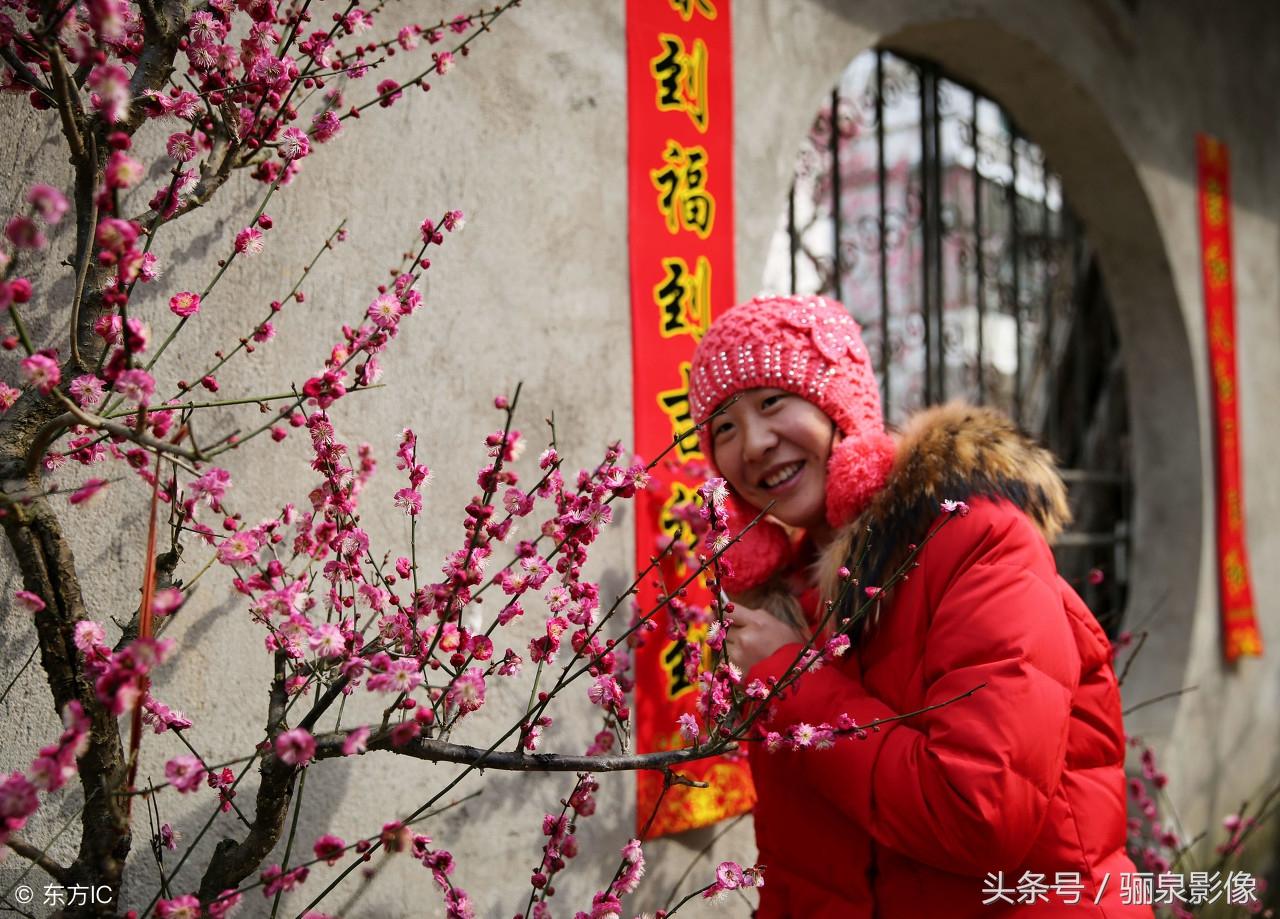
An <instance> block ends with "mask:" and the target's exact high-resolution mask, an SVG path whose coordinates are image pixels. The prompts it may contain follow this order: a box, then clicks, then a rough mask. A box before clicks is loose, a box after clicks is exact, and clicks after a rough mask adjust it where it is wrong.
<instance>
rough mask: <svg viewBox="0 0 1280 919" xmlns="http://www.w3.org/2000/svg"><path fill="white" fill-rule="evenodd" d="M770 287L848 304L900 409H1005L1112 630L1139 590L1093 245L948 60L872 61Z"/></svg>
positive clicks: (894, 407)
mask: <svg viewBox="0 0 1280 919" xmlns="http://www.w3.org/2000/svg"><path fill="white" fill-rule="evenodd" d="M763 286H764V287H765V288H766V289H784V290H789V291H790V292H792V293H820V294H826V295H830V296H834V297H837V298H838V299H840V300H841V301H842V302H844V303H845V304H846V305H847V306H848V307H849V309H850V312H851V313H852V314H853V316H854V318H856V319H857V320H858V321H859V323H860V324H861V325H862V326H863V329H864V336H865V339H866V342H867V346H868V348H869V349H870V350H871V353H872V354H873V355H875V356H876V357H877V360H876V366H877V368H878V375H879V378H880V384H881V392H882V396H883V401H884V405H885V412H886V416H887V417H888V419H889V421H890V423H898V422H901V421H903V420H904V419H905V418H906V417H907V416H909V415H910V414H911V413H912V412H914V411H916V410H918V409H919V408H921V407H923V406H926V405H932V404H936V403H939V402H942V401H946V400H948V399H953V398H960V399H964V400H967V401H970V402H974V403H978V404H989V405H994V406H997V407H999V408H1001V409H1003V410H1004V411H1005V412H1007V413H1008V414H1009V415H1010V416H1011V417H1013V418H1014V419H1015V420H1016V421H1017V422H1018V423H1019V424H1020V425H1021V426H1022V427H1023V428H1024V429H1026V430H1027V431H1029V432H1030V433H1031V434H1033V435H1034V436H1036V437H1037V438H1038V439H1040V440H1041V441H1042V442H1043V443H1045V444H1046V445H1048V446H1049V447H1050V448H1051V449H1052V450H1053V451H1054V453H1055V455H1056V456H1057V457H1058V458H1059V461H1060V462H1061V463H1062V464H1063V466H1064V477H1065V478H1066V480H1067V483H1068V487H1069V490H1070V494H1071V503H1072V509H1073V512H1074V514H1075V521H1076V522H1075V524H1074V526H1073V527H1072V528H1071V530H1070V531H1068V532H1067V533H1065V534H1063V536H1062V538H1061V539H1060V540H1059V542H1058V544H1057V546H1055V554H1056V555H1057V556H1058V564H1059V569H1060V570H1061V571H1062V573H1063V575H1064V576H1065V577H1066V578H1067V579H1068V580H1069V581H1070V582H1072V584H1073V585H1074V586H1075V587H1076V589H1077V590H1078V591H1080V593H1081V594H1083V595H1084V596H1085V599H1086V601H1087V602H1088V603H1089V605H1090V608H1091V609H1093V610H1094V612H1095V614H1097V616H1098V618H1099V620H1100V621H1101V622H1102V623H1103V625H1104V626H1105V627H1106V628H1107V630H1108V631H1109V632H1110V633H1111V634H1113V635H1114V634H1115V633H1116V632H1117V631H1119V628H1120V624H1121V616H1122V614H1123V611H1124V609H1125V603H1126V599H1127V589H1128V567H1129V566H1128V556H1129V533H1130V519H1129V518H1130V496H1131V494H1132V479H1131V476H1130V462H1129V446H1128V431H1129V424H1128V406H1127V401H1126V396H1125V378H1124V372H1123V364H1122V361H1121V356H1120V347H1119V338H1118V336H1117V335H1116V332H1115V327H1114V323H1113V322H1112V319H1111V309H1110V305H1109V302H1108V300H1107V296H1106V291H1105V286H1104V284H1103V282H1102V278H1101V273H1100V271H1099V269H1098V266H1097V263H1096V258H1095V256H1094V251H1093V248H1092V246H1091V245H1090V244H1089V242H1088V238H1087V234H1086V233H1085V232H1084V229H1083V227H1082V226H1081V225H1080V222H1079V220H1078V219H1077V218H1076V217H1075V215H1074V213H1073V211H1072V208H1071V206H1070V202H1069V201H1068V200H1066V199H1065V198H1064V194H1063V189H1062V182H1061V180H1060V178H1059V177H1058V176H1057V175H1056V174H1055V173H1054V172H1053V170H1052V168H1051V165H1050V164H1049V163H1048V162H1047V159H1046V157H1045V154H1044V151H1043V150H1042V149H1041V148H1040V147H1039V146H1038V145H1037V144H1036V143H1035V142H1034V141H1033V140H1032V139H1030V138H1029V137H1028V136H1027V135H1026V133H1025V132H1024V131H1022V130H1021V129H1020V128H1019V127H1018V125H1017V123H1016V121H1015V120H1014V118H1013V117H1012V116H1011V115H1010V113H1009V112H1008V111H1006V110H1005V109H1004V108H1003V107H1002V106H1001V105H1000V104H999V103H998V102H997V101H995V100H994V99H992V98H990V97H989V96H987V95H985V94H983V93H982V92H981V91H979V90H977V89H975V88H974V87H972V86H969V85H966V84H965V83H963V82H962V81H961V80H959V79H957V78H955V77H953V76H951V75H950V74H948V73H947V72H946V71H945V70H943V68H941V67H939V66H938V65H937V64H936V63H933V62H931V61H927V60H924V59H920V58H909V57H906V56H903V55H900V54H894V53H892V52H889V51H885V50H883V49H872V50H868V51H866V52H863V53H862V54H860V55H858V56H857V57H855V58H854V59H853V61H852V62H851V63H850V64H849V65H848V67H846V68H845V70H844V72H843V73H842V74H841V76H840V78H839V80H838V81H837V83H836V85H835V87H833V88H832V90H831V93H830V95H829V97H828V98H826V99H825V100H824V103H823V105H822V106H821V108H820V109H819V111H818V112H817V114H816V116H815V118H814V121H813V124H812V126H811V128H810V130H809V132H808V134H807V135H806V137H805V138H804V140H803V141H802V143H801V146H800V150H799V153H798V154H797V157H796V170H795V176H794V179H793V181H792V183H791V186H790V189H789V191H788V195H787V204H786V208H785V213H784V214H783V215H782V217H781V219H780V220H779V225H778V228H777V231H776V232H775V234H774V238H773V241H772V244H771V246H770V250H769V256H768V258H767V260H766V263H765V270H764V284H763Z"/></svg>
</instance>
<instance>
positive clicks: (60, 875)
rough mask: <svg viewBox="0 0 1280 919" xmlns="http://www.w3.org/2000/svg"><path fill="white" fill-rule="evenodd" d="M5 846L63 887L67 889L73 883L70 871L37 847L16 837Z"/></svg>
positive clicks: (10, 838)
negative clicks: (36, 866)
mask: <svg viewBox="0 0 1280 919" xmlns="http://www.w3.org/2000/svg"><path fill="white" fill-rule="evenodd" d="M5 845H6V846H8V847H9V848H10V849H12V850H13V851H14V852H16V853H18V854H19V855H21V856H22V857H23V858H25V859H26V860H27V861H29V862H32V863H33V864H35V865H38V866H39V867H40V868H41V869H42V870H43V871H44V873H45V874H47V875H49V877H51V878H53V879H54V880H55V881H57V882H58V883H59V884H61V885H62V886H64V887H66V886H68V885H69V884H70V883H71V872H70V870H69V869H67V868H64V867H63V866H62V865H60V864H58V863H57V862H56V861H54V860H53V859H52V858H51V857H50V856H49V854H48V853H47V852H45V851H44V850H42V849H37V848H36V847H35V846H33V845H31V844H30V843H28V842H26V841H24V840H22V839H19V838H17V837H16V836H11V837H9V839H8V840H7V841H6V842H5Z"/></svg>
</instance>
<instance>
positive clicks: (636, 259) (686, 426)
mask: <svg viewBox="0 0 1280 919" xmlns="http://www.w3.org/2000/svg"><path fill="white" fill-rule="evenodd" d="M730 5H731V4H730V2H729V0H628V2H627V127H628V131H629V134H628V138H629V140H628V154H627V170H628V175H627V182H628V201H629V219H628V229H629V231H630V250H631V252H630V255H631V349H632V350H631V353H632V361H633V365H632V366H633V371H632V373H633V376H632V380H633V384H632V386H633V389H632V391H633V395H634V405H635V419H636V420H635V445H636V446H635V449H636V452H637V453H638V454H639V455H640V456H643V457H646V458H651V457H654V456H657V455H658V454H659V453H661V452H662V451H663V450H664V449H666V448H667V447H669V446H671V444H672V442H673V440H674V439H675V438H676V437H677V436H678V435H679V434H680V433H681V432H683V431H688V430H690V429H692V427H693V425H694V422H695V419H694V418H692V417H691V413H690V408H689V359H690V357H691V355H692V353H693V348H694V346H695V345H696V344H697V342H698V340H699V339H700V338H701V337H702V335H703V334H704V333H705V332H706V330H707V328H708V327H709V326H710V324H711V318H712V316H714V315H716V314H717V313H719V312H720V311H722V310H725V309H728V308H729V307H730V306H732V305H733V302H734V281H733V278H734V263H733V255H734V252H733V48H732V34H731V30H730V24H729V10H730ZM668 458H669V459H670V460H671V462H669V463H663V464H661V465H660V466H659V468H656V469H655V470H654V473H655V474H654V483H653V488H652V489H651V490H650V491H649V492H647V493H646V494H643V495H640V496H638V498H637V504H636V523H635V526H636V566H637V570H643V569H644V568H645V567H646V566H648V565H649V563H650V559H651V558H653V557H654V556H655V555H656V554H657V553H658V552H659V549H660V548H661V546H663V545H665V544H666V543H667V542H668V541H670V539H671V538H672V537H675V538H677V539H679V540H682V541H683V542H684V543H685V545H686V546H687V547H688V549H689V550H691V551H693V552H696V551H697V549H698V546H697V545H696V541H695V538H694V536H693V534H692V533H691V531H690V529H689V526H688V523H687V522H685V521H684V520H682V519H681V507H682V506H684V505H688V504H689V502H690V501H692V500H693V499H694V497H695V494H696V488H697V485H698V477H697V476H696V475H694V474H693V470H691V469H690V468H688V467H689V466H693V467H695V469H696V467H697V466H698V464H701V465H702V467H703V468H705V463H706V457H704V456H703V455H702V453H701V451H700V450H699V448H698V439H697V437H696V436H689V437H687V438H685V439H683V440H681V442H680V443H679V444H678V445H677V446H676V447H675V448H674V449H673V450H672V451H671V453H669V454H668ZM692 570H695V569H694V568H690V567H688V566H687V565H685V564H684V563H683V562H682V561H680V560H679V559H678V558H676V557H672V556H671V555H670V554H669V555H668V556H667V557H664V560H663V562H662V563H661V565H660V571H659V572H656V573H655V575H654V576H652V577H649V578H646V579H645V581H644V583H643V585H642V587H641V588H640V592H639V596H638V598H637V599H638V604H639V607H640V609H641V610H642V611H646V612H647V611H648V610H651V609H653V608H654V606H655V605H656V604H657V603H658V599H659V597H660V595H661V594H662V592H663V590H664V589H672V590H674V589H675V587H676V586H678V585H679V584H680V583H681V582H683V581H684V580H686V579H687V578H688V576H689V574H690V572H691V571H692ZM663 585H665V587H664V586H663ZM680 599H681V601H682V602H685V603H690V604H706V603H708V602H709V599H710V598H709V596H708V594H707V591H706V587H705V585H703V584H699V583H696V582H695V583H692V584H690V585H689V588H688V594H687V595H686V596H684V597H681V598H680ZM654 622H655V624H656V625H657V628H656V629H655V630H653V631H651V632H649V633H648V634H647V635H646V637H645V640H644V644H643V645H642V646H641V647H640V648H639V650H638V651H637V654H636V745H637V749H638V750H639V751H641V752H650V751H655V750H668V749H676V748H680V747H683V746H687V742H686V741H685V740H684V739H683V738H682V737H681V736H680V733H679V731H678V729H677V723H676V719H677V718H678V717H679V715H681V714H682V713H685V712H692V711H693V707H694V706H693V703H694V700H695V699H696V697H697V687H696V685H695V683H694V682H692V681H690V680H689V679H688V677H687V675H686V672H685V658H686V648H687V641H686V637H685V636H672V635H671V634H669V632H668V616H667V613H666V611H665V610H663V611H661V612H659V613H658V614H657V615H656V616H655V617H654ZM693 638H694V639H696V638H697V636H693ZM690 653H692V654H694V655H696V654H697V651H696V650H695V651H693V652H690ZM679 771H680V772H681V773H682V774H684V775H686V776H688V777H689V778H692V779H695V780H698V781H703V782H707V783H709V787H707V788H705V789H702V788H692V787H688V786H684V785H675V786H673V787H671V788H670V789H668V791H667V793H666V796H665V797H664V798H662V803H661V806H660V807H659V808H658V810H657V812H656V814H654V807H655V804H657V802H658V799H659V797H660V796H661V795H662V790H663V777H662V776H661V775H660V774H659V773H656V772H642V773H640V774H639V776H638V777H637V808H636V812H637V823H638V824H639V825H640V826H642V827H643V826H644V825H645V824H646V823H648V821H649V818H650V816H651V815H654V816H653V822H652V824H651V825H650V827H649V835H650V836H657V835H662V834H665V833H674V832H679V831H681V830H687V829H692V828H694V827H699V826H706V825H707V824H710V823H714V822H716V821H717V820H721V819H724V818H725V817H731V816H735V815H737V814H740V813H742V812H744V811H746V810H749V809H750V808H751V806H752V805H753V804H754V803H755V791H754V789H753V788H752V786H751V778H750V773H749V772H748V770H747V766H746V764H745V762H727V761H725V760H723V759H714V760H704V761H701V762H697V763H691V764H690V765H688V766H686V767H682V768H681V769H680V770H679Z"/></svg>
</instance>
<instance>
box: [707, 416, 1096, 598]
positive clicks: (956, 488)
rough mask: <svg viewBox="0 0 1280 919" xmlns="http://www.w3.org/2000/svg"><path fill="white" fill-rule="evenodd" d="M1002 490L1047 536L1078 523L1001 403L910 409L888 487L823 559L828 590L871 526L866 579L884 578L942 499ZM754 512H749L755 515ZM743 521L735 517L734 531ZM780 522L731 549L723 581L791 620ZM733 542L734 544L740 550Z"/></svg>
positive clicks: (1058, 480)
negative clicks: (731, 572) (777, 534)
mask: <svg viewBox="0 0 1280 919" xmlns="http://www.w3.org/2000/svg"><path fill="white" fill-rule="evenodd" d="M984 497H985V498H1004V499H1007V500H1008V501H1010V502H1012V503H1013V504H1014V505H1015V506H1017V507H1018V508H1019V509H1021V510H1022V511H1023V512H1024V513H1026V514H1027V516H1028V517H1029V518H1030V519H1031V521H1032V523H1034V524H1035V526H1036V527H1037V529H1039V531H1040V533H1041V534H1042V535H1043V536H1044V538H1045V539H1046V541H1048V542H1049V543H1050V544H1052V543H1053V542H1054V540H1055V539H1056V538H1057V536H1058V534H1059V533H1061V532H1062V530H1063V528H1064V527H1065V526H1066V525H1067V524H1068V523H1070V522H1071V511H1070V508H1069V507H1068V504H1067V490H1066V486H1065V485H1064V483H1063V481H1062V476H1061V475H1060V474H1059V473H1058V469H1057V465H1056V464H1055V462H1054V459H1053V456H1052V454H1050V453H1049V451H1048V450H1046V449H1044V448H1043V447H1040V446H1038V445H1037V444H1036V443H1034V442H1033V441H1032V440H1031V439H1030V438H1028V437H1027V436H1026V435H1024V434H1022V433H1021V432H1020V431H1019V430H1018V429H1017V427H1015V426H1014V424H1013V422H1012V421H1010V420H1009V418H1008V417H1007V416H1006V415H1004V414H1003V413H1002V412H999V411H997V410H995V409H991V408H984V407H978V406H973V405H967V404H964V403H961V402H951V403H947V404H945V405H940V406H935V407H933V408H929V409H925V410H923V411H921V412H918V413H917V414H916V415H914V416H912V418H911V419H910V421H908V422H907V424H906V425H905V426H904V427H903V429H902V431H901V432H900V434H899V435H898V437H897V443H896V446H895V449H894V454H893V461H892V465H891V466H890V468H889V470H888V474H887V477H886V479H885V483H884V486H883V487H882V488H880V489H879V490H878V491H877V492H876V493H875V494H874V495H872V496H871V498H870V500H869V502H868V503H867V505H866V507H865V508H864V509H863V510H862V512H861V513H860V514H859V515H858V516H857V518H855V519H854V520H853V521H852V522H851V523H849V524H847V525H845V526H843V527H842V528H840V529H839V530H838V531H837V533H836V536H835V538H834V539H833V540H832V541H831V542H830V543H829V544H828V545H827V546H826V548H825V549H824V550H823V552H822V555H821V556H820V558H819V559H818V561H817V563H816V571H815V574H816V581H817V584H818V586H819V588H820V596H821V597H822V598H823V599H831V598H833V597H835V596H836V595H837V594H838V593H839V590H838V583H839V576H838V574H837V572H838V571H839V569H840V567H841V566H842V565H848V566H849V567H850V568H852V567H853V560H855V559H857V558H859V557H860V556H861V555H862V549H863V545H862V541H863V539H865V538H866V535H867V534H868V533H871V534H873V539H872V541H871V546H870V548H869V549H868V550H867V554H866V557H865V558H864V559H863V563H862V565H861V581H862V583H863V584H879V583H880V581H881V579H882V578H883V577H884V575H885V573H886V572H887V571H892V570H894V569H895V568H896V566H897V563H899V562H900V560H901V558H902V557H903V555H904V554H905V553H906V551H907V547H908V546H910V545H911V544H912V543H918V542H919V541H920V540H921V539H923V538H924V536H925V534H926V533H927V532H928V529H929V526H930V525H931V524H932V523H933V521H934V520H936V519H937V517H938V514H939V512H940V507H941V504H942V502H943V501H944V500H947V499H950V500H953V501H970V500H972V499H975V498H984ZM748 519H750V518H748ZM735 529H736V527H733V526H732V525H731V531H733V530H735ZM771 529H779V528H778V527H777V525H776V524H772V523H770V524H767V525H766V523H765V521H761V523H760V524H759V525H757V527H756V528H755V530H757V531H759V532H758V533H748V534H747V536H748V537H753V538H748V539H745V540H744V541H743V542H742V544H741V545H740V546H739V545H735V546H734V547H733V548H732V549H731V550H730V554H731V562H732V564H733V566H734V568H735V572H736V573H735V576H734V578H732V579H729V583H727V584H726V587H727V588H728V590H729V592H730V593H731V594H734V595H736V596H738V597H739V598H740V599H741V600H742V602H744V603H747V604H748V605H753V606H757V607H759V608H764V609H768V610H770V611H771V612H773V613H774V615H778V616H780V617H781V618H784V619H791V620H794V619H795V618H796V616H797V615H798V612H799V610H798V604H797V603H796V602H795V599H794V594H793V593H792V591H791V589H790V588H789V587H788V586H787V585H785V584H783V583H782V582H781V581H780V580H779V576H780V575H782V574H785V572H786V570H787V569H788V568H789V567H790V566H791V564H792V562H793V555H792V552H791V549H792V547H791V545H790V543H789V542H787V541H786V540H785V539H779V538H774V539H771V540H767V535H773V534H772V533H771ZM735 550H737V551H736V553H735Z"/></svg>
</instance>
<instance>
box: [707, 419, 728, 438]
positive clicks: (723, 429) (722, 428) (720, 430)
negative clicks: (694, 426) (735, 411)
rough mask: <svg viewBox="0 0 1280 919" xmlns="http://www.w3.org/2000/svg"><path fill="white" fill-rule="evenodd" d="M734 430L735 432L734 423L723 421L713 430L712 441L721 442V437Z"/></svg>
mask: <svg viewBox="0 0 1280 919" xmlns="http://www.w3.org/2000/svg"><path fill="white" fill-rule="evenodd" d="M732 430H733V422H732V421H721V422H720V423H718V424H716V425H715V426H714V427H712V428H711V439H712V440H719V439H720V437H721V435H723V434H728V433H729V432H730V431H732Z"/></svg>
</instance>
